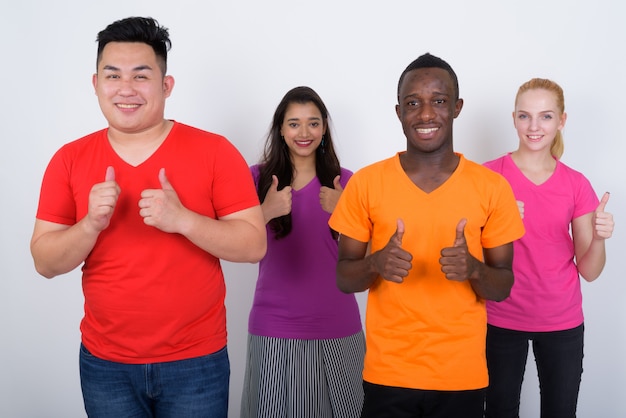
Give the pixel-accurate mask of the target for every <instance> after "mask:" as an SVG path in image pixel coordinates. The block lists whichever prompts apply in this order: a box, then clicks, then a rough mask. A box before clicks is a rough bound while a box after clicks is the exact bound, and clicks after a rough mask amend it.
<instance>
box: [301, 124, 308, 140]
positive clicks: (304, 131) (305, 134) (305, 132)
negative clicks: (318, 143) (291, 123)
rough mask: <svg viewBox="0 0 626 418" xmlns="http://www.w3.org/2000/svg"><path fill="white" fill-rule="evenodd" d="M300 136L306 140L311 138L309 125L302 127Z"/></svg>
mask: <svg viewBox="0 0 626 418" xmlns="http://www.w3.org/2000/svg"><path fill="white" fill-rule="evenodd" d="M298 135H299V136H300V137H301V138H306V137H308V136H309V127H308V126H307V124H306V123H305V124H303V125H302V126H300V130H299V131H298Z"/></svg>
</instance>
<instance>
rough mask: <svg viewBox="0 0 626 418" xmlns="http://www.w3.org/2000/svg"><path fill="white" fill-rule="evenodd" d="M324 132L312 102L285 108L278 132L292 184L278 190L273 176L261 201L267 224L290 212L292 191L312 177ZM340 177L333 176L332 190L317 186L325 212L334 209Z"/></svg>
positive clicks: (324, 127)
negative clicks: (289, 163)
mask: <svg viewBox="0 0 626 418" xmlns="http://www.w3.org/2000/svg"><path fill="white" fill-rule="evenodd" d="M325 132H326V126H325V125H324V122H323V120H322V115H321V113H320V111H319V109H318V108H317V106H315V104H313V103H311V102H310V103H304V104H302V103H291V104H290V105H289V106H288V107H287V111H286V112H285V120H284V121H283V124H282V127H281V135H282V136H283V137H284V139H285V143H286V144H287V147H288V148H289V155H290V157H291V161H292V163H293V166H294V173H293V180H292V185H291V186H286V187H284V188H282V189H281V190H278V177H276V176H275V175H273V176H272V184H271V186H270V188H269V190H268V191H267V194H266V195H265V199H264V200H263V203H262V204H261V208H262V209H263V216H264V218H265V222H266V223H267V222H269V221H271V220H272V219H274V218H278V217H280V216H284V215H287V214H289V213H290V212H291V199H292V196H291V194H292V190H300V189H301V188H302V187H304V186H306V185H307V184H308V183H309V182H310V181H311V180H312V179H313V178H314V177H315V175H316V172H315V152H316V150H317V147H319V146H320V144H321V142H322V136H323V135H324V133H325ZM339 180H340V176H336V177H335V179H334V182H333V185H334V189H333V188H330V187H326V186H322V187H321V188H320V194H319V196H320V205H321V206H322V209H324V210H325V211H326V212H328V213H332V212H333V210H334V209H335V206H336V205H337V202H338V201H339V196H340V195H341V192H342V191H343V188H342V187H341V184H340V182H339Z"/></svg>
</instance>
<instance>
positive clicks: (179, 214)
mask: <svg viewBox="0 0 626 418" xmlns="http://www.w3.org/2000/svg"><path fill="white" fill-rule="evenodd" d="M93 85H94V89H95V92H96V95H97V96H98V101H99V103H100V107H101V109H102V112H103V114H104V116H105V117H106V119H107V121H108V124H109V131H108V132H109V141H110V143H111V146H112V147H113V149H114V150H115V152H116V153H117V154H118V155H119V156H120V157H121V158H122V159H123V160H124V161H126V162H127V163H129V164H131V165H138V164H140V163H142V162H143V161H145V160H146V159H148V158H149V157H150V156H151V155H152V153H154V151H155V150H156V149H158V147H159V146H160V145H161V143H162V142H163V141H164V140H165V138H166V137H167V134H168V133H169V131H170V130H171V127H172V122H171V121H168V120H166V119H164V118H163V112H164V107H165V99H166V98H167V97H169V95H170V94H171V91H172V89H173V87H174V79H173V78H172V77H171V76H164V75H163V74H162V73H161V70H160V68H159V61H158V59H157V57H156V55H155V54H154V51H153V50H152V48H151V47H149V46H148V45H147V44H143V43H126V42H112V43H109V44H107V46H106V47H105V48H104V50H103V53H102V57H101V59H100V61H99V63H98V72H97V73H96V74H95V75H94V76H93ZM155 177H158V179H159V182H160V185H161V188H157V189H146V190H144V191H143V192H142V193H141V196H137V202H138V203H137V204H138V208H137V210H138V212H139V214H140V215H141V216H142V217H143V219H144V223H145V224H146V225H149V226H151V227H154V228H157V229H159V230H161V231H163V232H165V233H177V234H181V235H183V236H185V237H186V238H187V239H189V240H190V241H191V242H193V243H194V244H195V245H197V246H198V247H200V248H202V249H203V250H204V251H206V252H208V253H211V254H212V255H214V256H215V257H218V258H221V259H224V260H228V261H233V262H251V263H254V262H257V261H259V260H260V259H261V258H262V257H263V256H264V255H265V250H266V234H265V223H264V220H263V212H262V211H261V207H260V206H255V207H251V208H249V209H245V210H241V211H238V212H235V213H232V214H229V215H227V216H224V217H221V218H220V219H218V220H216V219H212V218H209V217H206V216H203V215H200V214H198V213H196V212H193V211H191V210H189V209H187V208H186V207H184V206H183V205H182V204H181V202H180V199H179V198H178V195H177V193H176V190H175V189H174V187H173V186H172V185H171V184H170V182H169V180H168V179H167V176H166V173H165V169H164V168H162V169H161V170H160V171H159V172H158V173H155ZM120 192H121V189H120V186H119V184H118V183H117V181H116V178H115V171H114V169H113V167H108V168H107V169H106V173H103V181H102V182H100V183H97V184H95V185H94V186H93V187H92V189H91V191H90V194H89V204H88V205H89V206H88V211H87V215H86V216H85V217H83V218H82V219H80V220H79V221H78V222H77V223H76V224H74V225H71V226H70V225H63V224H56V223H52V222H47V221H42V220H39V219H37V220H36V221H35V227H34V231H33V236H32V239H31V253H32V256H33V259H34V262H35V268H36V269H37V271H38V272H39V273H40V274H41V275H43V276H44V277H47V278H52V277H55V276H57V275H60V274H64V273H67V272H69V271H71V270H73V269H74V268H76V267H78V266H79V265H80V264H81V263H82V262H84V261H85V259H86V258H87V256H88V255H89V253H90V252H91V250H92V249H93V248H94V246H95V244H96V241H97V239H98V236H99V234H100V233H101V232H102V231H103V230H105V229H106V228H107V227H108V226H109V224H110V222H111V217H112V215H113V213H114V211H115V207H116V204H117V200H118V197H119V195H120Z"/></svg>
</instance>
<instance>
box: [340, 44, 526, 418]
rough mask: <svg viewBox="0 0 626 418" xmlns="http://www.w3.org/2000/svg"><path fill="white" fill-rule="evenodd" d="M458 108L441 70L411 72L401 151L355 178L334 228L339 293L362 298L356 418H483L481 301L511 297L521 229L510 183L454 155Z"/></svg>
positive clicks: (420, 66)
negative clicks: (362, 351) (361, 391)
mask: <svg viewBox="0 0 626 418" xmlns="http://www.w3.org/2000/svg"><path fill="white" fill-rule="evenodd" d="M462 106H463V100H462V99H460V98H459V89H458V81H457V78H456V74H455V73H454V71H453V70H452V68H451V67H450V66H449V65H448V64H447V63H446V62H445V61H443V60H441V59H440V58H438V57H435V56H433V55H430V54H425V55H423V56H421V57H419V58H418V59H416V60H415V61H414V62H413V63H411V64H410V65H409V66H408V67H407V68H406V70H405V71H404V72H403V73H402V75H401V77H400V81H399V84H398V105H397V106H396V112H397V115H398V118H399V119H400V122H401V123H402V126H403V129H404V134H405V136H406V139H407V150H406V151H403V152H400V153H398V154H397V155H396V156H394V157H392V158H389V159H386V160H383V161H380V162H378V163H375V164H372V165H370V166H368V167H365V168H363V169H362V170H359V171H357V172H356V173H355V174H354V176H353V177H352V178H351V179H350V181H349V182H348V185H347V186H346V188H345V190H344V192H343V194H342V196H341V198H340V201H339V203H338V205H337V207H336V209H335V212H334V213H333V215H332V216H331V218H330V221H329V224H330V226H331V228H333V229H334V230H336V231H338V232H339V233H340V234H341V238H340V241H339V261H338V265H337V283H338V286H339V287H340V289H341V290H343V291H344V292H360V291H364V290H367V289H369V295H368V304H367V316H366V338H367V351H366V357H365V368H364V372H363V379H364V388H365V404H364V407H363V413H362V417H387V416H388V417H394V418H398V417H414V416H420V417H442V418H443V417H445V418H451V417H463V418H467V417H470V418H471V417H476V418H478V417H482V414H483V404H484V396H485V388H486V387H487V385H488V374H487V366H486V360H485V334H486V323H487V321H486V310H485V300H487V299H489V300H503V299H504V298H506V297H507V296H508V295H509V292H510V290H511V287H512V285H513V273H512V270H511V264H512V259H513V251H512V242H513V241H514V240H516V239H518V238H520V237H521V236H522V235H523V233H524V227H523V224H522V221H521V218H520V215H519V211H518V209H517V205H516V202H515V198H514V196H513V192H512V190H511V187H510V186H509V185H508V183H507V182H506V180H505V179H504V178H503V177H502V176H500V175H494V174H495V173H493V172H490V171H489V170H486V169H485V168H484V167H482V166H480V165H479V164H476V163H474V162H471V161H469V160H467V159H465V158H464V156H463V155H462V154H459V153H456V152H454V149H453V141H452V125H453V120H454V119H455V118H456V117H457V116H458V115H459V113H460V111H461V108H462ZM370 242H371V251H370V252H369V253H368V252H367V247H368V243H370Z"/></svg>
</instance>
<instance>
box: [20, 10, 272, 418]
mask: <svg viewBox="0 0 626 418" xmlns="http://www.w3.org/2000/svg"><path fill="white" fill-rule="evenodd" d="M169 47H170V40H169V33H168V30H167V29H166V28H164V27H162V26H160V25H159V24H158V22H156V21H155V20H154V19H151V18H141V17H132V18H127V19H123V20H119V21H116V22H114V23H112V24H111V25H109V26H107V28H106V29H104V30H103V31H101V32H100V33H99V34H98V56H97V73H96V74H95V75H94V76H93V86H94V88H95V91H96V95H97V97H98V101H99V104H100V108H101V110H102V112H103V114H104V116H105V118H106V119H107V122H108V128H106V129H103V130H101V131H98V132H94V133H92V134H90V135H87V136H85V137H83V138H81V139H78V140H76V141H73V142H70V143H68V144H66V145H65V146H63V147H62V148H61V149H60V150H59V151H57V153H56V154H55V155H54V157H53V158H52V159H51V161H50V163H49V165H48V167H47V169H46V172H45V175H44V178H43V182H42V187H41V195H40V200H39V207H38V210H37V219H36V221H35V228H34V232H33V237H32V241H31V252H32V255H33V259H34V261H35V267H36V269H37V271H38V272H39V273H40V274H41V275H43V276H45V277H47V278H52V277H55V276H57V275H60V274H64V273H67V272H69V271H71V270H73V269H75V268H76V267H78V266H79V265H81V264H82V271H83V281H82V283H83V292H84V295H85V316H84V318H83V320H82V321H81V333H82V344H81V351H80V374H81V386H82V391H83V399H84V402H85V409H86V411H87V414H88V415H89V416H99V417H122V416H131V415H132V416H135V415H142V416H158V415H164V416H207V415H209V414H210V415H211V416H220V417H226V416H227V407H228V380H229V374H230V371H229V362H228V354H227V351H226V314H225V307H224V298H225V286H224V278H223V275H222V270H221V268H220V262H219V260H220V259H225V260H228V261H233V262H257V261H259V260H260V259H261V258H262V257H263V256H264V254H265V249H266V236H265V222H264V219H263V213H262V211H261V208H260V206H259V201H258V197H257V194H256V191H255V188H254V183H253V181H252V177H251V174H250V171H249V169H248V166H247V164H246V162H245V160H244V159H243V157H242V156H241V154H240V153H239V152H238V151H237V150H236V149H235V147H234V146H233V145H232V144H231V143H230V142H229V141H228V140H227V139H226V138H224V137H222V136H219V135H216V134H212V133H209V132H205V131H202V130H199V129H196V128H192V127H190V126H186V125H183V124H181V123H179V122H176V121H173V120H167V119H165V118H164V107H165V100H166V99H167V98H168V97H169V95H170V94H171V92H172V89H173V87H174V79H173V78H172V77H171V76H170V75H167V51H168V50H169Z"/></svg>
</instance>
